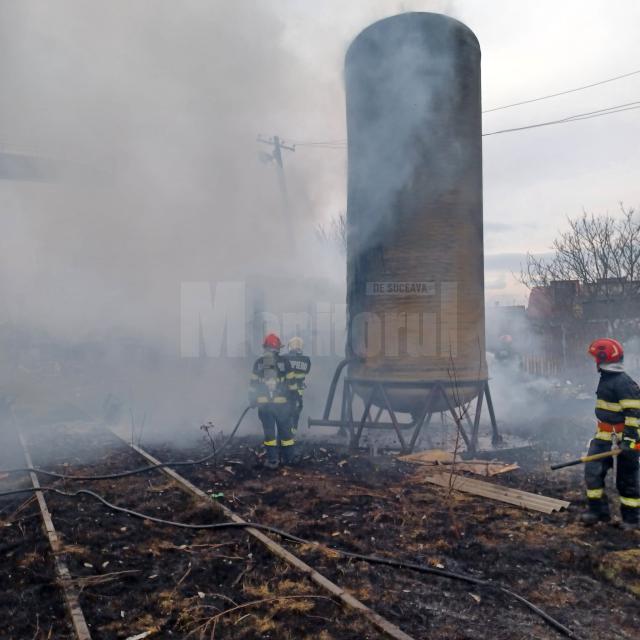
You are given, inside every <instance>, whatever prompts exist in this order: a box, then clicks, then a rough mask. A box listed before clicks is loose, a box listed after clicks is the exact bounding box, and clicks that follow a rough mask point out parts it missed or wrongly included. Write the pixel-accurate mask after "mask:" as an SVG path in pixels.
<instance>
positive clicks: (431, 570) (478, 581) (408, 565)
mask: <svg viewBox="0 0 640 640" xmlns="http://www.w3.org/2000/svg"><path fill="white" fill-rule="evenodd" d="M36 491H46V492H48V493H53V494H56V495H59V496H63V497H65V498H77V497H79V496H82V495H87V496H90V497H92V498H94V499H95V500H98V501H99V502H101V503H102V504H103V505H104V506H105V507H107V508H109V509H111V510H113V511H117V512H119V513H124V514H127V515H130V516H134V517H135V518H140V519H142V520H147V521H149V522H156V523H158V524H163V525H168V526H172V527H178V528H180V529H192V530H202V529H214V530H215V529H246V528H248V527H251V528H253V529H260V530H261V531H266V532H268V533H273V534H276V535H278V536H280V537H282V538H284V539H286V540H290V541H291V542H296V543H298V544H304V545H315V546H323V547H325V548H326V549H329V550H331V551H333V552H335V553H338V554H340V555H341V556H343V557H345V558H353V559H354V560H361V561H363V562H368V563H369V564H379V565H387V566H390V567H395V568H398V569H409V570H411V571H416V572H418V573H426V574H430V575H435V576H439V577H441V578H449V579H452V580H459V581H462V582H466V583H467V584H473V585H476V586H478V587H482V588H486V589H491V590H493V591H497V592H499V593H503V594H504V595H507V596H509V597H511V598H514V599H515V600H517V601H518V602H520V603H521V604H523V605H524V606H525V607H527V608H528V609H529V610H530V611H533V613H535V614H536V615H537V616H539V617H540V618H541V619H542V620H544V621H545V622H546V623H547V624H548V625H549V626H550V627H552V628H554V629H555V630H556V631H558V632H559V633H561V634H562V635H564V636H566V637H567V638H571V639H572V640H580V637H579V636H577V635H576V634H575V633H574V632H573V631H572V630H571V629H569V628H568V627H566V626H565V625H563V624H562V623H561V622H560V621H559V620H556V619H555V618H553V617H552V616H550V615H549V614H548V613H546V612H545V611H543V610H542V609H540V607H538V606H537V605H535V604H533V602H530V601H529V600H527V599H526V598H525V597H523V596H521V595H520V594H518V593H516V592H515V591H511V590H510V589H508V588H507V587H505V586H503V585H501V584H499V583H494V582H491V581H490V580H484V579H482V578H476V577H474V576H469V575H466V574H464V573H457V572H454V571H447V570H446V569H438V568H437V567H430V566H428V565H424V564H419V563H416V562H412V561H406V560H396V559H395V558H386V557H380V556H371V555H365V554H360V553H354V552H353V551H346V550H344V549H340V548H339V547H334V546H332V545H326V544H321V543H317V542H311V541H310V540H305V539H304V538H300V537H298V536H296V535H294V534H292V533H289V532H288V531H284V530H283V529H279V528H277V527H272V526H270V525H265V524H259V523H256V522H216V523H210V524H190V523H186V522H175V521H173V520H165V519H163V518H158V517H156V516H152V515H148V514H145V513H140V512H139V511H134V510H133V509H127V508H126V507H119V506H117V505H115V504H112V503H111V502H109V501H107V500H106V499H105V498H103V497H102V496H101V495H99V494H98V493H95V492H94V491H90V490H89V489H78V490H77V491H61V490H60V489H56V488H55V487H40V488H39V489H36V488H34V487H30V488H28V489H14V490H12V491H3V492H0V498H2V497H5V496H12V495H17V494H21V493H33V492H36Z"/></svg>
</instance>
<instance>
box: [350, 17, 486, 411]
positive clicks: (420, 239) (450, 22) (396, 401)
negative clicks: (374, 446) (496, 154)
mask: <svg viewBox="0 0 640 640" xmlns="http://www.w3.org/2000/svg"><path fill="white" fill-rule="evenodd" d="M345 82H346V97H347V128H348V163H349V173H348V207H347V228H348V240H347V305H348V314H349V329H348V339H347V356H348V357H353V356H357V357H358V358H359V359H358V360H356V361H352V362H351V363H350V364H349V373H348V375H349V377H350V378H352V379H354V380H356V381H361V384H357V385H356V386H355V387H354V388H355V390H356V392H357V393H358V394H359V395H361V396H362V397H365V396H366V393H367V391H366V386H367V384H366V382H367V381H371V382H375V381H381V380H382V381H390V382H397V383H399V384H397V385H396V386H394V385H393V384H392V385H390V386H388V387H387V390H386V391H387V396H388V402H389V403H390V404H391V405H392V408H393V410H394V411H398V412H407V413H411V414H412V415H415V414H417V413H418V412H419V411H421V407H422V406H423V404H424V397H425V391H424V388H419V387H414V386H412V382H429V381H445V382H446V381H452V380H455V381H456V384H455V385H454V386H452V385H448V386H447V387H446V388H447V392H446V393H447V396H448V397H449V401H450V402H451V403H452V404H453V405H454V406H458V405H460V404H462V403H465V402H468V401H470V400H472V399H473V398H474V397H475V396H476V395H477V394H478V393H480V391H481V389H482V386H481V385H480V386H479V385H478V382H482V381H485V380H486V379H487V365H486V360H485V327H484V277H483V238H482V138H481V101H480V46H479V44H478V40H477V39H476V37H475V35H474V34H473V32H472V31H471V30H470V29H469V28H467V27H466V26H465V25H464V24H462V23H461V22H459V21H457V20H454V19H452V18H449V17H447V16H444V15H439V14H435V13H404V14H401V15H397V16H393V17H390V18H387V19H384V20H381V21H379V22H376V23H374V24H373V25H371V26H369V27H368V28H367V29H365V30H364V31H363V32H362V33H360V35H358V36H357V37H356V39H355V40H354V41H353V43H352V44H351V46H350V48H349V50H348V52H347V55H346V62H345ZM362 381H364V382H362ZM402 383H406V384H402ZM373 404H379V403H378V402H374V403H373ZM447 405H448V403H447V401H446V399H445V397H444V395H443V394H441V396H440V397H439V398H438V399H435V398H434V404H433V405H432V406H431V411H443V410H445V409H446V408H447Z"/></svg>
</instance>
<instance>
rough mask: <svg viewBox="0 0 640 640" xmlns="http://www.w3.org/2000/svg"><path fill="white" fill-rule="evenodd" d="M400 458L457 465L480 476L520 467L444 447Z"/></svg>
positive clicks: (420, 462)
mask: <svg viewBox="0 0 640 640" xmlns="http://www.w3.org/2000/svg"><path fill="white" fill-rule="evenodd" d="M398 460H402V461H403V462H410V463H411V464H419V465H424V466H428V467H432V468H433V467H439V466H446V467H455V470H456V471H468V472H469V473H475V474H476V475H479V476H485V477H486V476H495V475H498V474H499V473H506V472H508V471H514V470H515V469H518V468H519V467H518V465H517V464H510V463H508V462H500V461H498V460H467V459H463V458H460V457H457V458H456V456H455V455H454V453H453V452H452V451H443V450H442V449H428V450H426V451H419V452H418V453H411V454H409V455H406V456H399V457H398Z"/></svg>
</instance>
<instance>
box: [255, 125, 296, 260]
mask: <svg viewBox="0 0 640 640" xmlns="http://www.w3.org/2000/svg"><path fill="white" fill-rule="evenodd" d="M258 142H261V143H262V144H267V145H269V146H270V147H273V152H272V153H271V155H269V160H275V161H276V165H277V172H278V186H279V188H280V195H281V196H282V213H283V218H284V225H285V232H286V234H287V240H288V242H289V245H290V246H291V248H292V249H293V250H295V234H294V233H293V218H292V216H291V206H290V204H289V192H288V191H287V182H286V180H285V177H284V164H283V162H282V150H283V149H285V150H286V151H295V150H296V148H295V145H294V146H291V147H289V146H287V145H285V144H284V143H283V141H282V140H281V139H280V137H279V136H273V138H269V139H265V138H263V137H262V136H258Z"/></svg>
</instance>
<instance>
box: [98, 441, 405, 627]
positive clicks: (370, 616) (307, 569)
mask: <svg viewBox="0 0 640 640" xmlns="http://www.w3.org/2000/svg"><path fill="white" fill-rule="evenodd" d="M111 433H113V434H114V435H115V436H116V437H118V438H119V439H120V440H122V441H123V442H124V443H125V444H126V445H127V446H129V447H131V448H132V449H133V450H134V451H136V452H137V453H139V454H140V455H141V456H142V457H143V458H145V459H146V460H147V461H148V462H150V463H151V464H161V461H160V460H158V459H157V458H155V457H154V456H152V455H151V454H150V453H147V452H146V451H145V450H144V449H142V448H141V447H139V446H137V445H135V444H133V443H132V442H128V441H127V440H126V437H124V436H123V435H121V434H120V433H118V431H117V430H116V429H111ZM158 471H160V472H162V473H164V474H165V475H167V476H169V477H170V478H171V479H172V480H174V481H175V482H176V483H177V484H178V485H179V486H180V487H181V488H182V489H183V490H185V491H186V492H187V493H190V494H192V495H195V496H196V497H198V498H200V499H201V500H203V501H205V502H206V503H207V504H208V505H209V506H210V507H212V508H214V509H217V510H219V511H222V513H224V515H225V516H226V517H227V518H229V520H232V521H233V522H242V523H244V522H246V521H245V520H243V519H242V518H241V517H240V516H238V515H236V514H235V513H234V512H233V511H231V509H229V508H228V507H226V506H225V505H223V504H220V503H219V502H216V501H214V500H212V499H211V498H210V497H209V496H208V495H207V494H206V493H205V492H204V491H202V489H199V488H198V487H196V486H195V485H194V484H193V483H192V482H190V481H189V480H187V479H186V478H184V477H182V476H181V475H180V474H179V473H177V472H176V471H174V470H173V469H170V468H169V467H163V468H162V469H158ZM245 531H246V532H247V533H248V534H249V535H251V536H253V537H254V538H255V539H256V540H259V541H260V542H261V543H262V544H264V545H265V546H266V547H267V548H268V549H269V550H270V551H271V552H272V553H274V554H275V555H276V556H278V557H279V558H282V559H283V560H284V561H285V562H288V563H289V564H290V565H292V566H294V567H295V568H296V569H298V570H299V571H300V572H302V573H304V574H305V575H307V576H308V577H309V578H310V579H311V580H312V581H313V582H315V583H316V584H317V585H318V586H319V587H321V588H322V589H324V590H325V591H328V592H329V593H330V594H331V595H332V596H334V597H336V598H338V599H339V600H340V601H342V602H343V603H344V604H345V605H346V606H348V607H350V608H352V609H355V610H357V611H359V612H360V613H361V614H362V615H363V616H364V617H365V618H367V620H369V622H371V623H372V624H373V625H374V626H376V627H377V628H378V629H380V630H381V631H383V632H384V633H386V634H387V635H388V636H389V637H391V638H395V639H396V640H413V638H412V637H411V636H409V635H407V634H406V633H405V632H404V631H402V629H400V627H398V626H396V625H395V624H393V623H392V622H389V621H388V620H387V619H386V618H383V617H382V616H381V615H380V614H378V613H376V612H375V611H374V610H373V609H370V608H369V607H367V605H365V604H364V603H362V602H360V600H358V599H357V598H355V597H353V596H352V595H351V594H349V593H347V592H346V591H345V590H344V589H343V588H342V587H340V586H338V585H337V584H335V583H334V582H332V581H331V580H329V579H328V578H326V577H325V576H323V575H322V574H321V573H318V572H317V571H316V570H315V569H314V568H313V567H311V566H310V565H308V564H307V563H306V562H304V561H303V560H301V559H300V558H298V557H297V556H294V555H293V554H292V553H291V552H289V551H287V549H285V548H284V547H283V546H281V545H280V544H278V543H277V542H275V541H274V540H272V539H271V538H269V537H268V536H266V535H265V534H264V533H262V531H259V530H258V529H254V528H253V527H247V528H246V529H245Z"/></svg>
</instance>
